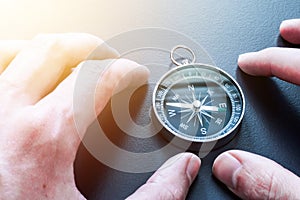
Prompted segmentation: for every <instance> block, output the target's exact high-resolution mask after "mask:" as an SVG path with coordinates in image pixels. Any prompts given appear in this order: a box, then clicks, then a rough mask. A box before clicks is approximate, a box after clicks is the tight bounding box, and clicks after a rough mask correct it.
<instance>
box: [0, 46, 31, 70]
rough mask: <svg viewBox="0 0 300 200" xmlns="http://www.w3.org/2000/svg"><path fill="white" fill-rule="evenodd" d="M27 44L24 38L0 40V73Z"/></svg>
mask: <svg viewBox="0 0 300 200" xmlns="http://www.w3.org/2000/svg"><path fill="white" fill-rule="evenodd" d="M27 44H28V41H26V40H2V41H0V74H1V73H2V72H3V71H4V70H5V68H6V67H7V66H8V65H9V63H10V62H11V61H12V60H13V59H14V57H15V56H16V55H17V53H19V52H20V51H21V49H23V48H24V47H25V46H26V45H27Z"/></svg>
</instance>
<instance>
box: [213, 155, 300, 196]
mask: <svg viewBox="0 0 300 200" xmlns="http://www.w3.org/2000/svg"><path fill="white" fill-rule="evenodd" d="M213 174H214V175H215V176H216V177H217V178H218V179H219V180H221V181H222V182H223V183H225V184H226V185H227V187H228V188H229V189H230V190H232V191H233V192H234V193H235V194H237V195H238V196H239V197H241V198H243V199H297V198H299V195H300V193H299V188H300V179H299V177H297V176H296V175H295V174H293V173H292V172H290V171H288V170H287V169H285V168H283V167H282V166H280V165H279V164H277V163H275V162H274V161H272V160H269V159H267V158H264V157H262V156H259V155H255V154H252V153H248V152H244V151H238V150H233V151H227V152H225V153H223V154H221V155H220V156H218V157H217V159H216V160H215V162H214V164H213Z"/></svg>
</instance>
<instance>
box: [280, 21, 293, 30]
mask: <svg viewBox="0 0 300 200" xmlns="http://www.w3.org/2000/svg"><path fill="white" fill-rule="evenodd" d="M294 25H295V20H293V19H288V20H284V21H282V22H281V24H280V29H282V28H285V27H289V26H294Z"/></svg>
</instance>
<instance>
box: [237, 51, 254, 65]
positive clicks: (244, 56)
mask: <svg viewBox="0 0 300 200" xmlns="http://www.w3.org/2000/svg"><path fill="white" fill-rule="evenodd" d="M255 54H256V52H249V53H244V54H241V55H239V58H238V64H239V65H240V64H243V63H248V61H249V60H250V59H252V58H253V57H254V56H255Z"/></svg>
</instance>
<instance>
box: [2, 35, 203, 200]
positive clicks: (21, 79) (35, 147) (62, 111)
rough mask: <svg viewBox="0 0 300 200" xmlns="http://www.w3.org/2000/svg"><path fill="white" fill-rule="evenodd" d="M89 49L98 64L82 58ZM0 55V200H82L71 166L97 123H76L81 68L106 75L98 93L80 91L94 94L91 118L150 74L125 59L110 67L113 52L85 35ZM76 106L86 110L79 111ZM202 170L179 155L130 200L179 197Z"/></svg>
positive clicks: (9, 47) (14, 47)
mask: <svg viewBox="0 0 300 200" xmlns="http://www.w3.org/2000/svg"><path fill="white" fill-rule="evenodd" d="M92 52H94V53H93V59H97V61H84V60H86V59H90V58H91V57H90V56H89V55H90V54H91V53H92ZM0 54H1V57H0V105H1V109H0V119H1V121H0V127H1V130H0V136H1V140H0V163H1V164H0V176H1V180H0V199H33V200H34V199H39V200H40V199H84V197H83V196H82V195H81V194H80V192H79V191H78V189H77V188H76V185H75V181H74V173H73V162H74V160H75V156H76V152H77V149H78V146H79V143H80V139H81V138H82V137H83V135H84V133H85V129H86V128H87V127H88V126H89V124H90V123H92V121H93V120H94V119H93V118H89V117H87V118H82V117H81V120H82V122H81V123H82V124H81V129H78V126H76V124H75V122H74V110H73V109H74V108H73V91H74V85H75V80H76V76H77V74H78V73H80V70H79V69H80V68H81V66H82V65H88V64H89V63H91V64H93V66H95V65H97V66H98V67H99V68H100V69H102V71H103V72H102V73H101V76H100V77H99V80H100V81H99V82H98V85H97V86H98V87H96V88H97V89H96V91H89V88H88V87H87V88H86V89H84V90H83V91H81V92H82V94H81V95H83V96H84V94H85V93H86V94H88V93H90V92H94V93H95V110H96V114H99V113H100V112H101V110H102V109H103V108H104V106H105V104H106V103H107V101H108V100H109V99H110V97H111V96H112V94H113V92H114V91H115V90H119V89H120V88H119V86H120V87H121V88H123V89H124V88H126V85H130V84H131V81H132V80H134V84H140V83H141V82H144V81H145V80H146V79H147V77H148V73H149V72H148V70H147V69H146V68H145V67H142V66H139V65H138V64H137V63H134V62H132V61H129V60H124V59H117V60H114V62H112V64H111V65H110V66H109V67H108V68H107V63H108V62H107V61H108V60H102V59H107V58H115V57H117V53H116V52H115V50H113V49H112V48H110V47H108V46H106V45H105V44H103V41H101V40H100V39H98V38H96V37H94V36H91V35H87V34H56V35H41V36H38V37H36V38H35V39H34V40H32V41H30V42H28V41H2V42H0ZM79 63H80V64H79ZM77 65H78V66H77ZM76 66H77V67H76ZM73 67H76V68H75V70H72V68H73ZM85 69H87V68H86V67H85ZM72 71H73V72H72ZM91 72H92V73H93V72H94V71H92V69H91ZM91 88H94V87H93V86H91ZM77 109H78V108H77ZM79 109H81V110H79V111H80V113H81V112H82V113H84V112H85V107H84V106H82V107H81V108H79ZM76 111H78V110H76ZM82 127H83V128H82ZM199 168H200V159H199V158H198V157H197V156H195V155H193V154H189V153H184V154H179V155H177V156H175V157H173V158H171V159H170V160H168V161H167V162H166V163H165V164H164V165H163V166H162V167H161V168H160V169H159V170H158V171H157V172H156V173H154V175H153V176H152V177H151V178H150V179H149V181H148V182H147V183H146V184H145V185H143V186H142V187H141V188H140V189H138V190H137V191H136V192H135V193H134V194H133V195H131V196H130V197H129V199H143V198H153V199H159V198H161V199H174V198H175V199H183V198H184V197H185V195H186V193H187V190H188V188H189V186H190V184H191V183H192V181H193V180H194V178H195V177H196V175H197V173H198V170H199Z"/></svg>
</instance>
